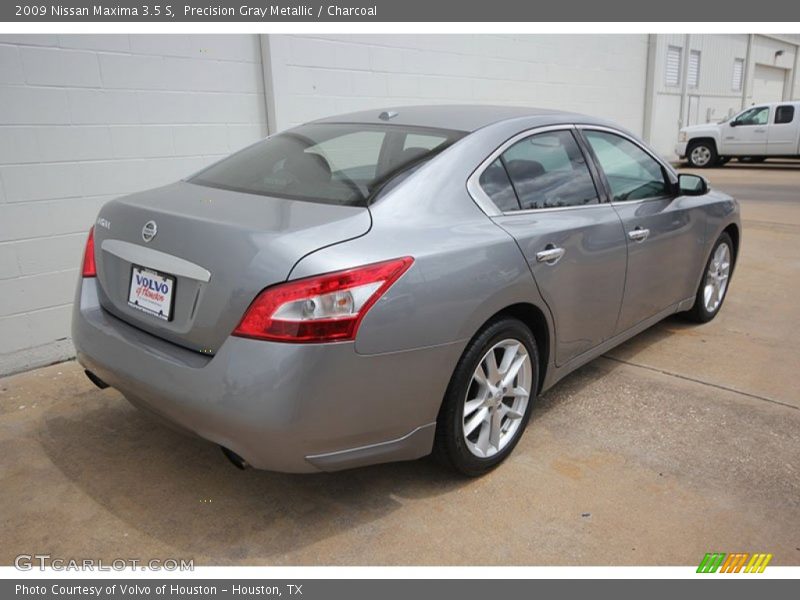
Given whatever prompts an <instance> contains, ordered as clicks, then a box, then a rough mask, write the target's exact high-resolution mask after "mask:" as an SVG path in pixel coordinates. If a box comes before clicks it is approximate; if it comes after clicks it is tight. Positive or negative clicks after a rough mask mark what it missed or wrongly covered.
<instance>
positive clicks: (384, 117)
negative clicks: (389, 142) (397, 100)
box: [378, 110, 400, 121]
mask: <svg viewBox="0 0 800 600" xmlns="http://www.w3.org/2000/svg"><path fill="white" fill-rule="evenodd" d="M398 114H400V113H398V112H396V111H394V110H385V111H383V112H382V113H381V114H379V115H378V118H379V119H380V120H381V121H388V120H389V119H394V118H395V117H396V116H397V115H398Z"/></svg>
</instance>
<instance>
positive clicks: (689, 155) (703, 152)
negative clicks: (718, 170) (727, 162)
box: [686, 140, 719, 169]
mask: <svg viewBox="0 0 800 600" xmlns="http://www.w3.org/2000/svg"><path fill="white" fill-rule="evenodd" d="M695 150H697V151H698V155H695ZM701 157H705V162H703V161H702V160H700V158H701ZM718 159H719V155H718V154H717V146H716V144H714V142H711V141H705V140H701V141H699V142H692V143H690V144H689V147H688V148H687V149H686V160H687V162H688V163H689V165H690V166H692V167H695V168H697V169H708V168H709V167H715V166H717V160H718Z"/></svg>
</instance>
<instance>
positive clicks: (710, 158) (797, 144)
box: [675, 101, 800, 168]
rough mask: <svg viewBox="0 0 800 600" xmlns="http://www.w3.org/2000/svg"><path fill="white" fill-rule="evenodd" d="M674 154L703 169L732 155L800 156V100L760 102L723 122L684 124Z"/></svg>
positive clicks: (761, 157) (750, 158)
mask: <svg viewBox="0 0 800 600" xmlns="http://www.w3.org/2000/svg"><path fill="white" fill-rule="evenodd" d="M675 153H676V154H677V155H678V156H680V157H681V158H685V159H686V160H687V161H688V162H689V164H690V165H691V166H693V167H701V168H702V167H714V166H720V165H724V164H725V163H726V162H728V160H730V159H731V158H738V159H739V160H743V161H751V162H760V161H762V160H764V159H765V158H769V157H781V158H800V102H798V101H791V102H771V103H769V104H758V105H756V106H751V107H749V108H747V109H745V110H743V111H742V112H740V113H739V114H737V115H734V116H733V117H731V118H730V119H727V120H725V121H722V122H721V123H706V124H705V125H691V126H690V127H684V128H683V129H681V130H680V133H679V134H678V144H677V146H675Z"/></svg>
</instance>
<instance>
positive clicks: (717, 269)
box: [686, 233, 734, 323]
mask: <svg viewBox="0 0 800 600" xmlns="http://www.w3.org/2000/svg"><path fill="white" fill-rule="evenodd" d="M733 261H734V259H733V242H732V241H731V237H730V236H729V235H728V234H727V233H723V234H722V235H720V236H719V238H718V239H717V243H716V244H714V248H713V250H712V251H711V256H710V257H709V258H708V262H707V263H706V268H705V271H703V279H702V280H701V281H700V286H699V287H698V289H697V296H696V297H695V300H694V306H693V307H692V309H691V310H690V311H688V312H687V313H686V316H687V317H689V318H690V319H691V320H692V321H696V322H697V323H707V322H708V321H710V320H711V319H713V318H714V317H716V316H717V313H718V312H719V309H720V308H722V303H723V302H724V300H725V294H726V293H727V292H728V283H729V282H730V277H731V272H732V270H733Z"/></svg>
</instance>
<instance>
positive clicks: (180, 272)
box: [73, 106, 740, 475]
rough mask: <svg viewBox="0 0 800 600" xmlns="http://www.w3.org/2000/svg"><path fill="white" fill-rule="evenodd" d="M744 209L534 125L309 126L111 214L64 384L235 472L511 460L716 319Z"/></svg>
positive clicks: (475, 471) (603, 134) (521, 121)
mask: <svg viewBox="0 0 800 600" xmlns="http://www.w3.org/2000/svg"><path fill="white" fill-rule="evenodd" d="M739 243H740V220H739V209H738V204H737V203H736V201H734V200H733V199H731V198H730V197H728V196H726V195H725V194H722V193H720V192H717V191H714V190H710V189H709V187H708V184H707V182H706V181H705V180H704V179H702V178H700V177H698V176H694V175H680V176H679V175H677V174H676V173H675V171H674V170H673V169H672V167H671V166H670V165H669V164H668V163H666V162H664V161H663V160H661V159H660V158H659V157H658V156H657V155H656V154H655V153H654V152H653V151H652V150H651V149H649V148H648V147H647V145H646V144H644V143H643V142H642V141H641V140H639V139H638V138H637V137H636V136H635V135H632V134H631V133H629V132H626V131H625V130H623V129H621V128H619V127H617V126H615V125H613V124H612V123H608V122H605V121H602V120H599V119H594V118H590V117H586V116H584V115H578V114H570V113H564V112H554V111H547V110H538V109H523V108H510V107H492V106H417V107H402V108H396V109H392V110H386V111H380V110H376V111H369V112H361V113H355V114H349V115H343V116H339V117H332V118H327V119H322V120H319V121H315V122H312V123H308V124H306V125H302V126H300V127H297V128H294V129H291V130H288V131H285V132H283V133H279V134H277V135H273V136H271V137H269V138H267V139H265V140H263V141H261V142H258V143H256V144H254V145H252V146H250V147H248V148H245V149H244V150H242V151H240V152H238V153H236V154H234V155H232V156H230V157H228V158H226V159H224V160H222V161H220V162H218V163H216V164H213V165H212V166H210V167H208V168H207V169H205V170H203V171H201V172H199V173H197V174H195V175H194V176H192V177H189V178H187V179H185V180H183V181H180V182H178V183H174V184H171V185H167V186H165V187H161V188H158V189H154V190H149V191H146V192H142V193H137V194H133V195H131V196H127V197H124V198H119V199H116V200H113V201H111V202H109V203H108V204H106V205H105V206H104V207H103V208H102V210H101V212H100V214H99V216H98V219H97V221H96V224H95V226H94V228H93V230H92V232H91V233H90V235H89V238H88V242H87V246H86V252H85V257H84V263H83V269H82V276H81V279H80V282H79V286H78V291H77V297H76V300H75V310H74V319H73V339H74V342H75V346H76V348H77V355H78V360H79V361H80V362H81V363H82V364H83V365H84V366H85V368H86V370H87V375H88V376H89V377H90V378H91V379H92V380H93V381H94V382H95V383H96V384H97V385H99V386H101V387H104V386H108V385H110V386H113V387H114V388H116V389H118V390H119V391H120V392H122V394H124V396H125V397H126V398H128V400H129V401H130V402H131V403H133V404H134V405H136V406H139V407H141V408H142V409H145V410H147V411H148V412H150V413H152V414H154V415H156V416H158V417H161V418H163V419H165V420H166V421H169V422H170V423H172V424H175V425H178V426H180V427H182V428H184V429H186V430H189V431H191V432H194V433H195V434H197V435H199V436H202V437H203V438H206V439H208V440H210V441H212V442H214V443H216V444H219V445H220V446H221V447H222V448H223V450H224V452H225V453H226V455H227V456H228V457H229V458H230V459H231V460H232V461H233V462H234V463H235V464H236V465H238V466H240V467H244V466H245V465H248V464H249V465H252V466H254V467H256V468H262V469H270V470H278V471H288V472H315V471H332V470H338V469H344V468H350V467H356V466H362V465H368V464H374V463H380V462H387V461H397V460H409V459H416V458H419V457H422V456H425V455H428V454H430V453H431V452H434V453H435V454H436V455H438V457H440V458H441V459H442V460H443V461H444V462H445V463H447V464H448V465H450V466H452V467H453V468H455V469H457V470H458V471H460V472H462V473H464V474H467V475H479V474H481V473H484V472H486V471H487V470H489V469H491V468H493V467H494V466H496V465H497V464H498V463H500V462H501V461H502V460H503V459H505V458H506V457H507V456H508V455H509V454H510V453H511V452H512V450H513V449H514V446H515V445H516V444H517V442H519V439H520V437H521V436H522V433H523V432H524V430H525V426H526V424H527V422H528V419H529V416H530V413H531V407H532V406H533V403H534V401H535V399H536V397H537V395H538V394H541V393H542V392H543V391H544V390H546V389H548V388H549V387H551V386H552V385H553V384H555V383H556V382H557V381H558V380H560V379H561V378H563V377H564V376H565V375H567V374H568V373H570V372H571V371H573V370H574V369H576V368H577V367H579V366H581V365H583V364H585V363H586V362H588V361H590V360H592V359H593V358H595V357H597V356H599V355H600V354H602V353H604V352H606V351H607V350H609V349H610V348H612V347H614V346H616V345H617V344H619V343H621V342H623V341H625V340H626V339H628V338H630V337H632V336H634V335H636V334H637V333H639V332H641V331H642V330H644V329H646V328H647V327H650V326H651V325H653V324H654V323H657V322H658V321H659V320H661V319H663V318H664V317H666V316H668V315H671V314H673V313H677V312H683V313H685V314H686V315H687V316H688V317H690V318H691V319H694V320H695V321H698V322H705V321H709V320H710V319H713V318H714V316H715V315H716V314H717V313H718V312H719V310H720V308H721V306H722V303H723V301H724V299H725V294H726V291H727V289H728V283H729V281H730V277H731V274H732V272H733V267H734V264H735V260H736V256H737V250H738V248H739Z"/></svg>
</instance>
